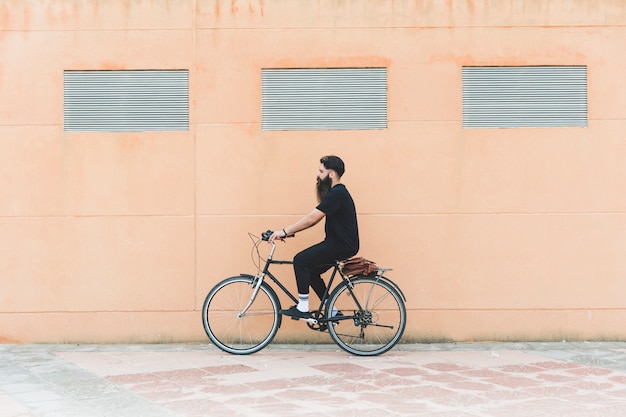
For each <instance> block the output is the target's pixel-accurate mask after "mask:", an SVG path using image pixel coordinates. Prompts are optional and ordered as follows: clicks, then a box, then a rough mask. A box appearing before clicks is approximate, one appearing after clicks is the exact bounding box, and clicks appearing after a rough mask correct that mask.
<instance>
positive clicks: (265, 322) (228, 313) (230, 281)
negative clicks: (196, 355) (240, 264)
mask: <svg viewBox="0 0 626 417" xmlns="http://www.w3.org/2000/svg"><path fill="white" fill-rule="evenodd" d="M254 281H255V277H253V276H245V275H241V276H237V277H231V278H227V279H225V280H223V281H222V282H220V283H218V284H217V285H216V286H215V287H213V289H212V290H211V291H210V292H209V294H208V295H207V296H206V299H205V300H204V305H203V307H202V324H203V325H204V331H205V332H206V334H207V336H209V339H211V341H212V342H213V343H214V344H215V346H217V347H218V348H220V349H222V350H223V351H225V352H228V353H232V354H235V355H248V354H250V353H254V352H258V351H259V350H261V349H263V348H264V347H265V346H267V345H268V344H269V343H270V342H271V341H272V339H273V338H274V336H275V335H276V332H277V331H278V328H279V326H280V320H281V316H280V314H278V312H279V310H280V301H279V300H278V297H277V296H276V293H275V292H274V290H272V288H271V287H269V286H268V285H267V284H266V283H262V284H261V286H260V288H259V291H258V293H257V294H256V297H255V298H254V300H253V301H252V304H251V305H250V307H249V308H248V310H247V311H246V312H245V313H242V311H243V309H244V308H245V307H246V306H247V305H248V303H249V302H250V300H251V298H252V296H253V292H254V285H253V284H254Z"/></svg>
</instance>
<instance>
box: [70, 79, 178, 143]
mask: <svg viewBox="0 0 626 417" xmlns="http://www.w3.org/2000/svg"><path fill="white" fill-rule="evenodd" d="M63 109H64V120H63V129H64V130H65V131H68V132H140V131H187V130H189V71H187V70H141V71H65V72H64V82H63Z"/></svg>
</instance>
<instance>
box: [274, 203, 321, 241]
mask: <svg viewBox="0 0 626 417" xmlns="http://www.w3.org/2000/svg"><path fill="white" fill-rule="evenodd" d="M325 215H326V214H324V212H323V211H321V210H318V209H316V208H315V209H313V211H311V212H310V213H309V214H307V215H305V216H303V217H302V218H301V219H300V220H298V221H297V222H295V223H294V224H292V225H289V226H287V227H285V228H284V229H282V230H277V231H275V232H274V234H272V236H270V239H269V241H270V242H273V241H274V240H276V239H280V238H283V237H285V233H287V235H293V234H295V233H298V232H300V231H302V230H305V229H308V228H309V227H311V226H315V225H316V224H318V223H319V222H320V220H322V219H323V218H324V216H325Z"/></svg>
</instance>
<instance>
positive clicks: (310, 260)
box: [293, 242, 354, 301]
mask: <svg viewBox="0 0 626 417" xmlns="http://www.w3.org/2000/svg"><path fill="white" fill-rule="evenodd" d="M351 256H354V253H352V251H346V250H345V249H341V248H337V247H331V246H330V245H328V244H327V243H326V242H321V243H318V244H317V245H313V246H311V247H310V248H307V249H305V250H303V251H302V252H300V253H298V254H297V255H296V256H295V257H294V258H293V269H294V271H295V273H296V283H297V284H298V294H308V293H309V286H310V287H311V288H313V291H315V294H317V296H318V297H319V298H320V300H322V301H323V299H322V297H324V292H326V284H325V283H324V280H323V279H322V276H321V275H322V274H323V273H324V272H326V271H328V270H329V269H330V268H331V267H333V266H334V265H335V261H340V260H343V259H346V258H349V257H351Z"/></svg>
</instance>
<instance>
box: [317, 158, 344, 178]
mask: <svg viewBox="0 0 626 417" xmlns="http://www.w3.org/2000/svg"><path fill="white" fill-rule="evenodd" d="M320 162H321V163H322V164H324V167H325V168H326V169H332V170H333V171H335V172H336V173H337V175H339V177H341V176H342V175H343V173H344V172H345V171H346V167H345V165H344V164H343V161H342V160H341V158H339V157H338V156H334V155H328V156H323V157H322V159H320Z"/></svg>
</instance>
